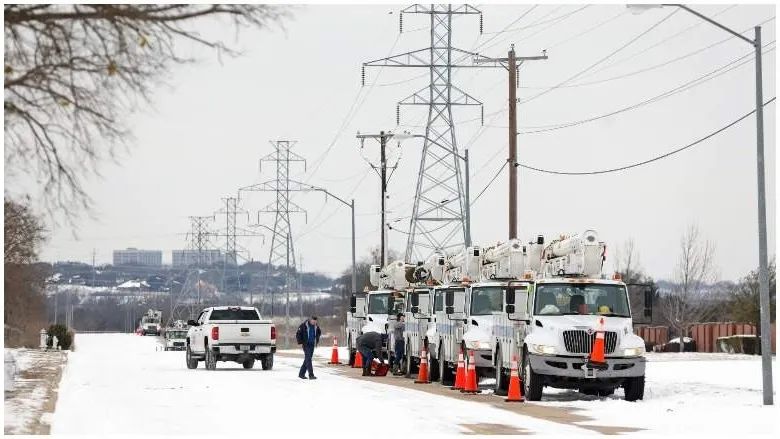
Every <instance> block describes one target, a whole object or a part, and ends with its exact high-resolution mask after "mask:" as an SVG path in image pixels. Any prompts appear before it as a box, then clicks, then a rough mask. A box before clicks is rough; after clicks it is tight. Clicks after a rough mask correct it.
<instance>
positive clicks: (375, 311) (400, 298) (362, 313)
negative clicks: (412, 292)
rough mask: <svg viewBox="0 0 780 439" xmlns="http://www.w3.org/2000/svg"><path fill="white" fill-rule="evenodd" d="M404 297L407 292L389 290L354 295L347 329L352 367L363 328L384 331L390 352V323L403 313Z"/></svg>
mask: <svg viewBox="0 0 780 439" xmlns="http://www.w3.org/2000/svg"><path fill="white" fill-rule="evenodd" d="M404 297H405V292H403V291H395V290H389V289H381V290H375V291H366V292H364V293H358V294H353V295H352V297H351V298H350V309H349V312H348V315H347V328H346V337H347V348H348V350H349V364H350V365H352V364H354V361H355V355H356V353H357V338H358V337H359V336H360V335H362V334H363V327H364V326H366V325H369V324H370V325H371V326H372V327H377V328H382V329H383V333H382V339H383V345H384V347H385V352H388V349H387V347H388V346H389V343H390V340H389V337H388V329H389V323H390V322H393V321H395V320H396V317H395V316H396V314H398V313H401V312H403V310H404V303H405V301H404ZM390 350H392V349H390ZM388 355H389V354H388Z"/></svg>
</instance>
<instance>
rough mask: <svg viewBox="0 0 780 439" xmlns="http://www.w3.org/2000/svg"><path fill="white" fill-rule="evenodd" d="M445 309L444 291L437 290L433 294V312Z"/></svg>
mask: <svg viewBox="0 0 780 439" xmlns="http://www.w3.org/2000/svg"><path fill="white" fill-rule="evenodd" d="M436 311H444V291H442V290H436V293H434V295H433V312H436Z"/></svg>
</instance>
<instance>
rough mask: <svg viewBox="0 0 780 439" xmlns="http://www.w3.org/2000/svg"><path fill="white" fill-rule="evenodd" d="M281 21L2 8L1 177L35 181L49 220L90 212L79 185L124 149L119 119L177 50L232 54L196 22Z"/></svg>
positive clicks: (187, 9)
mask: <svg viewBox="0 0 780 439" xmlns="http://www.w3.org/2000/svg"><path fill="white" fill-rule="evenodd" d="M286 15H288V12H287V8H283V7H278V6H269V5H222V4H219V5H186V4H179V5H141V4H138V5H100V4H89V5H6V6H5V7H4V21H5V42H4V49H5V60H4V61H5V65H4V72H5V76H4V81H3V84H4V88H5V102H4V110H5V111H4V122H5V165H6V170H7V172H8V173H9V174H10V175H12V176H16V175H26V176H29V177H32V178H34V179H36V180H37V181H39V182H40V183H41V185H42V188H43V193H44V198H43V200H44V203H45V205H46V207H47V209H49V213H50V214H52V215H53V214H54V213H65V214H66V215H67V218H68V219H69V220H73V219H75V217H77V216H79V214H80V213H83V212H85V211H88V209H89V207H90V199H89V196H88V194H87V193H86V192H85V190H84V188H83V185H82V178H83V177H84V176H86V175H90V174H97V169H98V165H99V164H100V163H101V161H103V160H106V159H112V158H114V154H115V151H116V148H117V147H120V146H124V147H126V146H127V145H128V143H129V140H130V131H129V130H128V129H127V127H126V126H125V125H124V121H125V117H126V115H128V114H130V113H132V112H133V111H134V110H135V109H136V108H137V107H138V103H139V101H141V102H143V101H148V100H149V99H150V94H151V91H152V90H153V87H154V86H155V85H157V83H158V82H159V81H162V80H164V78H165V75H166V74H167V73H168V72H169V71H170V69H171V67H173V66H174V65H176V64H182V63H189V62H192V61H193V60H192V59H190V58H188V57H187V56H185V55H183V54H182V50H181V44H179V48H178V49H177V43H181V42H182V41H189V42H191V43H193V44H195V45H198V46H203V47H208V48H213V49H217V50H218V51H219V53H220V54H221V53H226V54H228V55H237V54H238V52H237V51H235V50H234V49H231V48H230V47H228V46H227V45H226V44H224V43H223V42H222V41H220V40H218V39H212V38H209V37H207V36H203V35H201V34H200V33H199V32H198V31H197V30H196V25H197V23H199V22H200V21H201V20H203V19H226V20H227V21H228V23H229V24H230V25H231V26H233V27H234V28H235V29H236V30H237V31H238V30H239V29H243V28H247V27H255V28H257V27H266V26H268V25H269V24H271V23H276V22H279V20H280V19H282V18H284V17H285V16H286Z"/></svg>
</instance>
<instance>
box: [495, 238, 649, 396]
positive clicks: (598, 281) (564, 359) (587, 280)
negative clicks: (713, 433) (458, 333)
mask: <svg viewBox="0 0 780 439" xmlns="http://www.w3.org/2000/svg"><path fill="white" fill-rule="evenodd" d="M605 248H606V247H605V245H604V243H603V242H599V241H598V235H597V234H596V232H594V231H592V230H588V231H586V232H584V233H582V234H579V235H573V236H570V237H561V238H560V239H558V240H555V241H553V242H551V243H550V244H548V245H544V239H543V238H542V237H539V238H537V241H536V242H534V243H529V244H528V245H526V246H521V249H520V250H521V251H520V253H519V254H520V255H522V257H521V258H519V257H516V258H515V260H522V261H523V263H522V265H523V267H524V269H523V275H522V276H517V274H518V271H519V267H518V268H513V269H511V270H510V271H511V273H509V274H508V276H509V278H511V280H507V281H506V282H503V281H502V284H501V285H502V286H501V287H500V288H501V291H502V293H503V294H502V295H503V304H502V306H503V311H504V312H502V313H497V314H496V315H495V316H494V323H493V340H492V343H493V345H494V346H493V347H492V349H493V352H494V358H495V363H494V367H495V374H496V388H497V391H499V392H501V391H506V389H507V387H508V381H509V367H510V361H511V360H512V357H513V356H517V357H518V359H519V361H520V362H521V367H520V369H521V370H520V373H521V377H522V381H523V387H524V388H523V393H524V395H525V397H526V398H527V399H529V400H531V401H538V400H540V399H541V397H542V392H543V389H544V387H546V386H549V387H554V388H565V389H577V390H579V391H581V392H583V393H586V394H594V395H600V396H607V395H611V394H612V393H613V392H614V391H615V389H617V388H620V387H622V388H623V389H624V392H625V399H626V400H628V401H636V400H638V399H642V397H643V395H644V380H645V358H644V352H645V350H644V341H643V340H642V339H641V338H640V337H638V336H636V335H634V333H633V330H632V319H631V309H630V306H629V301H628V294H627V290H626V285H625V284H624V283H623V282H621V281H620V278H619V276H617V275H616V276H614V277H613V279H609V280H608V279H604V278H603V277H602V275H601V270H602V265H603V263H604V258H605ZM497 250H498V247H497ZM510 253H511V252H510ZM504 261H505V263H506V262H508V261H509V258H507V257H504ZM509 266H511V267H515V266H514V265H513V264H511V263H510V264H509ZM483 274H486V273H483ZM496 276H497V277H498V276H500V275H498V274H497V275H496ZM602 322H603V326H602ZM599 331H603V332H604V340H605V362H604V364H596V363H594V362H592V361H591V358H590V357H591V350H592V347H593V341H594V339H595V338H596V333H597V332H599Z"/></svg>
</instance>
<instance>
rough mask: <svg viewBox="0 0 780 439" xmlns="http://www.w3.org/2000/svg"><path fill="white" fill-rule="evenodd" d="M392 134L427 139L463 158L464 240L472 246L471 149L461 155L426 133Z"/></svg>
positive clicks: (468, 245)
mask: <svg viewBox="0 0 780 439" xmlns="http://www.w3.org/2000/svg"><path fill="white" fill-rule="evenodd" d="M391 136H392V138H393V139H396V140H407V139H414V138H417V139H425V140H427V141H429V142H431V143H433V144H434V145H436V146H438V147H440V148H442V149H444V150H445V151H447V153H449V154H453V155H454V156H455V157H457V158H459V159H460V160H463V165H464V167H465V172H466V181H465V184H466V188H465V189H466V191H465V192H466V193H465V196H466V203H465V204H466V210H465V212H464V215H465V216H466V221H465V222H466V227H465V228H466V231H465V235H466V236H464V238H465V239H464V241H465V245H466V247H470V246H471V200H470V198H469V150H468V149H466V150H465V151H464V152H463V155H459V154H458V153H456V152H452V150H451V149H448V148H447V147H445V146H444V145H442V144H441V143H439V142H437V141H435V140H433V139H431V138H430V137H428V136H426V135H424V134H411V133H408V132H403V133H399V134H391ZM446 201H449V200H446Z"/></svg>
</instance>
